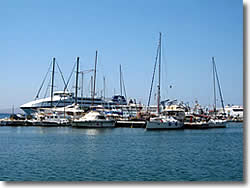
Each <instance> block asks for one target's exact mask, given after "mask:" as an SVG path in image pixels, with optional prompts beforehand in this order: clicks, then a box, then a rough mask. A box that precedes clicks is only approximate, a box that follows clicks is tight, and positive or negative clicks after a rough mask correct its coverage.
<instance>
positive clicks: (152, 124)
mask: <svg viewBox="0 0 250 188" xmlns="http://www.w3.org/2000/svg"><path fill="white" fill-rule="evenodd" d="M183 127H184V124H183V123H182V122H158V121H148V122H147V125H146V129H147V130H163V129H166V130H171V129H182V128H183Z"/></svg>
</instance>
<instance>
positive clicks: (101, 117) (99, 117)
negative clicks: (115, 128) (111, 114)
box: [97, 116, 105, 119]
mask: <svg viewBox="0 0 250 188" xmlns="http://www.w3.org/2000/svg"><path fill="white" fill-rule="evenodd" d="M97 118H98V119H105V117H104V116H97Z"/></svg>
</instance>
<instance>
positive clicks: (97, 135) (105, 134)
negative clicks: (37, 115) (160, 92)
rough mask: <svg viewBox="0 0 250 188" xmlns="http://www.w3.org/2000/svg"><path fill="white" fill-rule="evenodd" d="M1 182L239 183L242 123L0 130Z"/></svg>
mask: <svg viewBox="0 0 250 188" xmlns="http://www.w3.org/2000/svg"><path fill="white" fill-rule="evenodd" d="M0 181H243V124H242V123H229V124H228V127H227V128H219V129H206V130H168V131H146V130H145V129H142V128H114V129H77V128H71V127H53V128H52V127H51V128H50V127H46V128H45V127H0Z"/></svg>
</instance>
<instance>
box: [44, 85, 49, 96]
mask: <svg viewBox="0 0 250 188" xmlns="http://www.w3.org/2000/svg"><path fill="white" fill-rule="evenodd" d="M49 83H50V82H49ZM49 83H48V85H47V88H46V91H45V94H44V98H45V97H46V95H47V93H48V90H49V86H50V85H49Z"/></svg>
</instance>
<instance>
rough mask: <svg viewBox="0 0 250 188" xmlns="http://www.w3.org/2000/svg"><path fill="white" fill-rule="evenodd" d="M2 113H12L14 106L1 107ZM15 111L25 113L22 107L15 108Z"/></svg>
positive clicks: (0, 111)
mask: <svg viewBox="0 0 250 188" xmlns="http://www.w3.org/2000/svg"><path fill="white" fill-rule="evenodd" d="M0 113H12V108H6V109H0ZM14 113H15V114H16V113H22V114H24V111H22V110H21V109H20V108H14Z"/></svg>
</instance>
